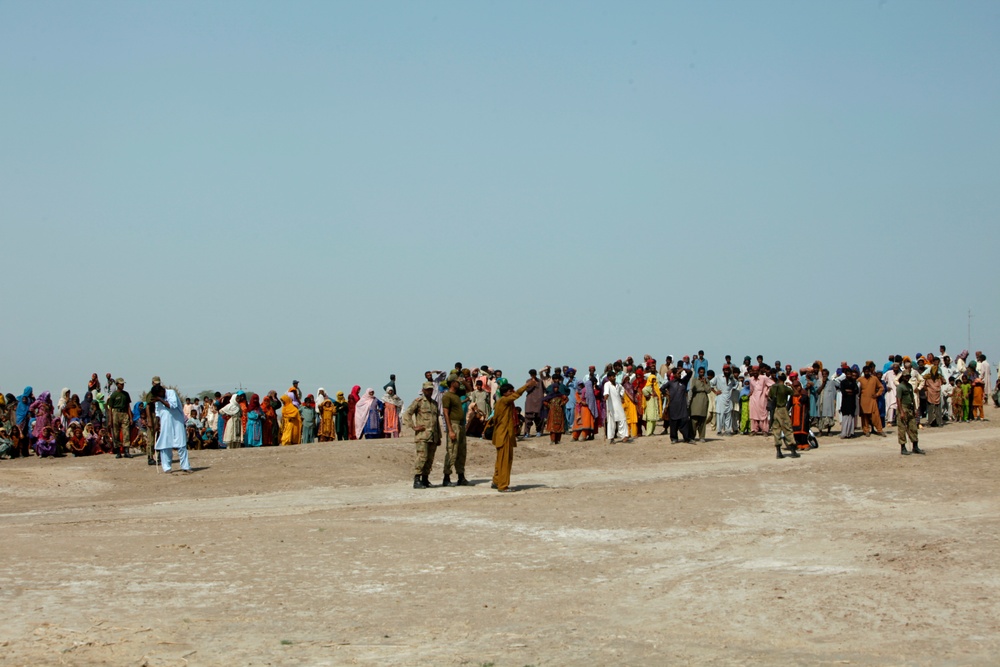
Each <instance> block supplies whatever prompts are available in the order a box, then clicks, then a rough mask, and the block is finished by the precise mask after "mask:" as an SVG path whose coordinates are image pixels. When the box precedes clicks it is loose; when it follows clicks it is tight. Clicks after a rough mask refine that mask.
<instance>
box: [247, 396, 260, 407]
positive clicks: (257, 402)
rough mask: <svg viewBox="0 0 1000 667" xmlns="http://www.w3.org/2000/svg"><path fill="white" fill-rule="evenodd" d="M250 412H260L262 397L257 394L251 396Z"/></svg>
mask: <svg viewBox="0 0 1000 667" xmlns="http://www.w3.org/2000/svg"><path fill="white" fill-rule="evenodd" d="M247 409H248V410H260V396H258V395H257V394H250V405H249V406H248V408H247Z"/></svg>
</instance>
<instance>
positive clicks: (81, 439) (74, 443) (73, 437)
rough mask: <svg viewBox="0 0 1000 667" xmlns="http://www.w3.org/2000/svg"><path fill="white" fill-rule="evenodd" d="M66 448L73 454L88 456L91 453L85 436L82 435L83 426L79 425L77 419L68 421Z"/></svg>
mask: <svg viewBox="0 0 1000 667" xmlns="http://www.w3.org/2000/svg"><path fill="white" fill-rule="evenodd" d="M66 448H67V449H68V450H69V453H70V454H72V455H73V456H88V455H89V454H91V453H92V452H91V451H90V447H89V445H88V443H87V438H86V437H85V436H84V435H83V426H81V425H80V422H79V420H76V421H72V422H70V425H69V435H68V436H67V438H66Z"/></svg>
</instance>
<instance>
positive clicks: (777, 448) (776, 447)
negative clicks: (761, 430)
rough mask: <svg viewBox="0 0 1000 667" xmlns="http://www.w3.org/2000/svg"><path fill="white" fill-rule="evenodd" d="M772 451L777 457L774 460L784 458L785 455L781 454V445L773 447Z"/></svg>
mask: <svg viewBox="0 0 1000 667" xmlns="http://www.w3.org/2000/svg"><path fill="white" fill-rule="evenodd" d="M774 451H776V452H777V453H778V456H777V457H776V458H779V459H783V458H785V455H784V454H782V453H781V445H775V446H774Z"/></svg>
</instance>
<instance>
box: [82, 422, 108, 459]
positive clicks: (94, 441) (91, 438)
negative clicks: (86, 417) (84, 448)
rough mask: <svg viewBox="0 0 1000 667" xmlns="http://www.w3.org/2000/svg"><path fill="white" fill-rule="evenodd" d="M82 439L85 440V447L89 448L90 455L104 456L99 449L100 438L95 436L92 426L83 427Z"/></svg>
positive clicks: (102, 451)
mask: <svg viewBox="0 0 1000 667" xmlns="http://www.w3.org/2000/svg"><path fill="white" fill-rule="evenodd" d="M83 437H84V438H86V440H87V445H88V446H89V447H90V453H91V454H104V453H106V452H105V451H104V450H103V449H101V438H100V436H98V435H97V432H96V431H95V430H94V425H93V424H86V425H85V426H84V427H83Z"/></svg>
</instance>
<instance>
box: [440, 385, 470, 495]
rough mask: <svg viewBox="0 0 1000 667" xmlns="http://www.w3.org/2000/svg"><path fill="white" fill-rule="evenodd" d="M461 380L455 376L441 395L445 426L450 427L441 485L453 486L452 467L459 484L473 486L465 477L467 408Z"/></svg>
mask: <svg viewBox="0 0 1000 667" xmlns="http://www.w3.org/2000/svg"><path fill="white" fill-rule="evenodd" d="M461 385H462V382H461V380H459V379H458V378H453V379H452V380H451V382H449V383H448V391H446V392H444V394H442V395H441V412H442V414H443V415H444V423H445V428H447V429H448V443H447V449H445V456H444V481H443V482H441V486H453V484H452V483H451V468H452V466H454V467H455V472H457V473H458V486H471V485H470V484H469V480H467V479H466V478H465V452H466V443H465V410H463V409H462V397H461V396H460V395H459V391H460V387H461Z"/></svg>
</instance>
